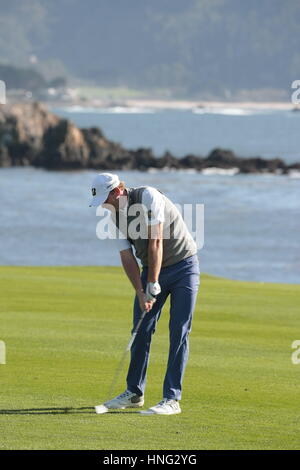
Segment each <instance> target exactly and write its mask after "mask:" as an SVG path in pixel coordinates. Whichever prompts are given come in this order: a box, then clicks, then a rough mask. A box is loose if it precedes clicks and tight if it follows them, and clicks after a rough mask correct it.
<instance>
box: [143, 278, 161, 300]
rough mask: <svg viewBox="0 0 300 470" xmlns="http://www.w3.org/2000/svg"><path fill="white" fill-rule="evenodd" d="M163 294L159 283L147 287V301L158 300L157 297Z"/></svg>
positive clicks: (150, 283)
mask: <svg viewBox="0 0 300 470" xmlns="http://www.w3.org/2000/svg"><path fill="white" fill-rule="evenodd" d="M160 292H161V288H160V285H159V283H158V282H157V281H156V282H148V283H147V287H146V297H147V300H153V301H155V300H156V297H157V296H158V294H159V293H160Z"/></svg>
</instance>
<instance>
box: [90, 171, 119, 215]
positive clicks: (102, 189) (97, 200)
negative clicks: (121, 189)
mask: <svg viewBox="0 0 300 470" xmlns="http://www.w3.org/2000/svg"><path fill="white" fill-rule="evenodd" d="M119 184H120V180H119V177H118V176H117V175H113V174H112V173H98V174H97V176H95V178H94V180H93V182H92V187H91V191H92V195H93V199H92V200H91V202H90V207H92V206H100V205H101V204H103V202H104V201H105V200H106V199H107V197H108V195H109V193H110V191H112V190H113V189H115V188H116V187H117V186H119Z"/></svg>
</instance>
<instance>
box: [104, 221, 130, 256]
mask: <svg viewBox="0 0 300 470" xmlns="http://www.w3.org/2000/svg"><path fill="white" fill-rule="evenodd" d="M109 230H110V239H111V241H112V243H113V244H114V245H115V247H116V249H117V250H118V251H123V250H128V249H129V248H131V243H130V242H129V241H128V240H127V238H124V235H123V234H122V233H121V232H120V230H119V229H118V227H116V225H115V224H114V222H113V219H112V218H111V221H110V225H109Z"/></svg>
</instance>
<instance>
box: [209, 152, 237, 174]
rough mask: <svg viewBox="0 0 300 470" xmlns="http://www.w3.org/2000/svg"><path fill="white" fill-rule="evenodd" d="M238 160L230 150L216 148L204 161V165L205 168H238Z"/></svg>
mask: <svg viewBox="0 0 300 470" xmlns="http://www.w3.org/2000/svg"><path fill="white" fill-rule="evenodd" d="M240 160H241V159H240V158H238V157H237V156H236V155H235V154H234V153H233V152H232V151H231V150H224V149H220V148H216V149H214V150H212V151H211V152H210V154H209V155H208V157H207V158H205V159H204V165H205V168H211V167H216V168H225V169H226V168H234V167H239V163H240Z"/></svg>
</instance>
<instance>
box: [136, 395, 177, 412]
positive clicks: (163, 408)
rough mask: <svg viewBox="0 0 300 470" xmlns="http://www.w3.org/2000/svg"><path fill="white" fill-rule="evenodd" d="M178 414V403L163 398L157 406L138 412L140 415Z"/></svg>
mask: <svg viewBox="0 0 300 470" xmlns="http://www.w3.org/2000/svg"><path fill="white" fill-rule="evenodd" d="M179 413H181V409H180V406H179V401H177V400H171V399H169V398H164V399H163V400H162V401H160V402H159V403H158V404H157V405H155V406H152V407H151V408H149V409H148V410H145V411H141V412H140V414H142V415H177V414H179Z"/></svg>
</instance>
